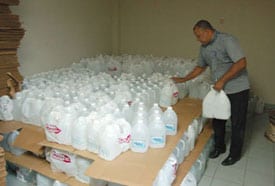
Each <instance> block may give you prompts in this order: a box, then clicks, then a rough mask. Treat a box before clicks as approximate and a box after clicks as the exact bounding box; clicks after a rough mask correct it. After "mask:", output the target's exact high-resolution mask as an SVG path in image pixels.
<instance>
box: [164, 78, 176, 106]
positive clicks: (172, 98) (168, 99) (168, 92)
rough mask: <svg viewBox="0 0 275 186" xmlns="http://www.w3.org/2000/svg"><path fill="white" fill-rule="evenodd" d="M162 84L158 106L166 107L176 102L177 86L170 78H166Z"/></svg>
mask: <svg viewBox="0 0 275 186" xmlns="http://www.w3.org/2000/svg"><path fill="white" fill-rule="evenodd" d="M163 84H164V85H163V88H162V89H161V93H160V101H159V104H160V106H162V107H168V106H171V105H174V104H176V103H177V101H178V98H179V91H178V88H177V86H176V85H175V83H174V82H173V81H172V80H171V79H166V80H165V81H164V82H163Z"/></svg>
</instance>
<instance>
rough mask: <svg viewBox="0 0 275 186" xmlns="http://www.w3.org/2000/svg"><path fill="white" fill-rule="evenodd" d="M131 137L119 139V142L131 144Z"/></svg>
mask: <svg viewBox="0 0 275 186" xmlns="http://www.w3.org/2000/svg"><path fill="white" fill-rule="evenodd" d="M130 140H131V135H130V134H129V135H128V136H127V137H126V138H118V142H119V143H120V144H121V143H130Z"/></svg>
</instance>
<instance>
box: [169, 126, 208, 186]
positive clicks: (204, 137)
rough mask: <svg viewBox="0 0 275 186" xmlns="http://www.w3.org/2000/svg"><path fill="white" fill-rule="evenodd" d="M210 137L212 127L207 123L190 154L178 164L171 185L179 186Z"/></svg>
mask: <svg viewBox="0 0 275 186" xmlns="http://www.w3.org/2000/svg"><path fill="white" fill-rule="evenodd" d="M211 136H212V127H211V124H210V123H207V124H206V125H205V127H204V128H203V131H202V132H201V134H200V135H199V136H198V138H197V140H196V144H195V147H194V149H193V150H192V151H191V152H190V154H189V155H188V156H187V157H186V159H184V161H183V162H182V163H181V164H180V166H179V167H178V170H177V176H176V179H175V180H174V182H173V185H174V186H176V185H180V184H181V182H182V180H183V178H184V177H185V176H186V174H187V173H188V172H189V170H190V169H191V167H192V166H193V164H194V163H195V162H196V160H197V159H198V156H199V155H200V154H201V152H202V151H203V149H204V147H205V145H206V144H207V142H208V141H209V139H210V137H211Z"/></svg>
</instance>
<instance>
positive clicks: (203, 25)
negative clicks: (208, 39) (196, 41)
mask: <svg viewBox="0 0 275 186" xmlns="http://www.w3.org/2000/svg"><path fill="white" fill-rule="evenodd" d="M197 27H198V28H202V29H210V30H213V31H214V30H215V29H214V28H213V26H212V25H211V24H210V23H209V22H208V21H206V20H199V21H198V22H197V23H196V24H195V25H194V27H193V30H195V28H197Z"/></svg>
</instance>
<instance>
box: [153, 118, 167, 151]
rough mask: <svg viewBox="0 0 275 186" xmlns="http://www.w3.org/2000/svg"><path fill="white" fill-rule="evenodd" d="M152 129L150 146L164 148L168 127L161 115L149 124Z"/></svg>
mask: <svg viewBox="0 0 275 186" xmlns="http://www.w3.org/2000/svg"><path fill="white" fill-rule="evenodd" d="M149 131H150V143H149V144H150V147H151V148H163V147H164V146H165V144H166V129H165V125H164V123H163V121H162V120H161V118H160V117H156V118H155V119H154V120H153V121H152V122H151V123H150V124H149Z"/></svg>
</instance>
